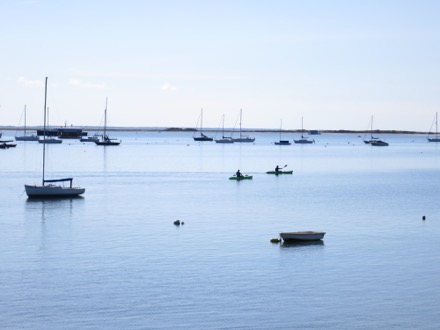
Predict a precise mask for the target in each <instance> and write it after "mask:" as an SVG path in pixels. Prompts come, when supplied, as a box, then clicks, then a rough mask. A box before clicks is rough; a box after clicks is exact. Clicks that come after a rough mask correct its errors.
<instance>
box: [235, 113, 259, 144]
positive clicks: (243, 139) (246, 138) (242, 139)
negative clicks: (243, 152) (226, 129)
mask: <svg viewBox="0 0 440 330" xmlns="http://www.w3.org/2000/svg"><path fill="white" fill-rule="evenodd" d="M241 113H242V109H240V137H238V138H235V139H234V142H254V141H255V138H254V137H250V136H246V135H242V134H241Z"/></svg>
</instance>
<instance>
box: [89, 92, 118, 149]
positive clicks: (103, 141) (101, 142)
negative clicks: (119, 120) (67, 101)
mask: <svg viewBox="0 0 440 330" xmlns="http://www.w3.org/2000/svg"><path fill="white" fill-rule="evenodd" d="M107 100H108V99H107V98H105V110H104V134H103V135H102V136H101V138H100V139H98V140H95V141H93V142H95V143H96V145H98V146H118V145H120V144H121V142H122V141H121V140H118V139H113V138H110V137H109V136H108V135H107Z"/></svg>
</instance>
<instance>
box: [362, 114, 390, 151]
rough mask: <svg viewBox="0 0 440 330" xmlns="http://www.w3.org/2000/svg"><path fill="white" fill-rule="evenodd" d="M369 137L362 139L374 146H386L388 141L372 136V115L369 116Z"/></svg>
mask: <svg viewBox="0 0 440 330" xmlns="http://www.w3.org/2000/svg"><path fill="white" fill-rule="evenodd" d="M370 135H371V138H370V140H364V143H365V144H370V145H372V146H375V147H387V146H388V145H389V144H388V142H385V141H383V140H381V139H379V138H378V137H375V136H373V116H371V131H370Z"/></svg>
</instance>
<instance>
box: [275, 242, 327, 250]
mask: <svg viewBox="0 0 440 330" xmlns="http://www.w3.org/2000/svg"><path fill="white" fill-rule="evenodd" d="M308 246H314V247H320V246H324V241H322V240H319V241H304V242H283V243H282V244H281V248H287V249H290V248H305V247H308Z"/></svg>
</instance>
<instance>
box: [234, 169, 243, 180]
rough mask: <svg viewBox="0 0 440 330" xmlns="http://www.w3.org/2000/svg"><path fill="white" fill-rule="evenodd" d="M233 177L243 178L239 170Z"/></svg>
mask: <svg viewBox="0 0 440 330" xmlns="http://www.w3.org/2000/svg"><path fill="white" fill-rule="evenodd" d="M235 175H236V176H237V178H241V177H242V176H243V174H241V172H240V170H237V173H235Z"/></svg>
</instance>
